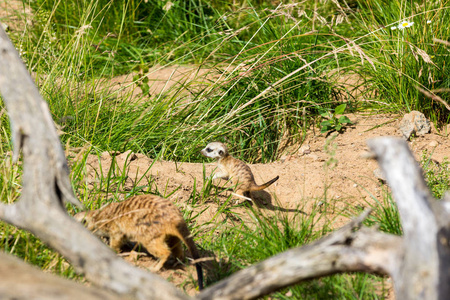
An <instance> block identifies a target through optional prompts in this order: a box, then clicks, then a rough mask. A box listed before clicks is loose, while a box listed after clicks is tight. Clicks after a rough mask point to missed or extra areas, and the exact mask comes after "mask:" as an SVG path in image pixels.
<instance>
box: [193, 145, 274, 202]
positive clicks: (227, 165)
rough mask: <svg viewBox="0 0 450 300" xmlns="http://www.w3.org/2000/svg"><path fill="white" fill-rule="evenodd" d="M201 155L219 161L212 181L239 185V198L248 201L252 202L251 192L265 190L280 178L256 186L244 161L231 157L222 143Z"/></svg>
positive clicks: (206, 149) (209, 147) (209, 146)
mask: <svg viewBox="0 0 450 300" xmlns="http://www.w3.org/2000/svg"><path fill="white" fill-rule="evenodd" d="M200 153H201V154H203V155H204V156H206V157H209V158H213V159H217V162H218V163H217V167H218V170H217V172H216V173H214V176H213V178H212V179H216V178H222V179H225V180H228V179H231V180H232V181H233V183H237V188H236V193H237V194H238V195H237V196H239V197H242V198H245V199H247V200H252V199H251V195H250V192H254V191H260V190H263V189H265V188H267V187H268V186H269V185H271V184H272V183H274V182H275V181H277V180H278V178H279V176H277V177H275V178H273V179H272V180H269V181H268V182H266V183H264V184H261V185H258V184H256V182H255V178H254V176H253V173H252V171H251V170H250V167H249V166H248V165H247V164H246V163H245V162H243V161H242V160H239V159H237V158H234V157H233V156H231V155H230V154H229V153H228V148H227V146H225V145H224V144H223V143H220V142H212V143H209V144H208V145H207V146H206V147H205V148H204V149H203V150H201V151H200Z"/></svg>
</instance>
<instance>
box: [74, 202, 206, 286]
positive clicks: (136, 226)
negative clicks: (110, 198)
mask: <svg viewBox="0 0 450 300" xmlns="http://www.w3.org/2000/svg"><path fill="white" fill-rule="evenodd" d="M74 218H75V219H76V220H77V221H79V222H81V223H83V224H84V225H85V226H86V227H87V228H88V229H89V230H90V231H92V232H94V233H95V234H96V235H97V236H99V237H106V238H109V245H110V247H111V248H113V249H114V250H115V251H116V252H119V251H120V247H121V246H122V245H123V244H125V243H126V242H127V241H131V242H137V243H139V244H141V245H142V246H144V247H145V248H146V249H147V251H148V252H149V253H150V254H152V255H153V256H155V257H156V258H158V259H159V262H158V263H157V264H155V266H154V267H153V268H152V271H154V272H156V271H159V270H160V269H161V268H162V266H163V265H164V263H165V262H166V261H167V259H168V258H169V256H170V255H171V254H173V255H174V256H175V257H176V258H179V259H183V258H184V253H183V248H182V246H181V243H180V240H181V241H182V242H184V243H185V244H186V246H187V248H188V249H189V252H190V253H191V255H192V257H193V258H194V260H197V259H199V258H200V255H199V253H198V250H197V247H196V246H195V243H194V240H193V239H192V236H191V234H190V232H189V229H188V228H187V225H186V222H185V221H184V219H183V217H182V215H181V213H180V211H179V210H178V208H177V207H176V206H175V205H174V204H173V203H172V202H171V201H169V200H167V199H164V198H161V197H158V196H154V195H140V196H135V197H131V198H129V199H127V200H125V201H123V202H115V203H111V204H108V205H106V206H104V207H102V208H100V209H97V210H92V211H88V212H80V213H77V214H76V215H75V216H74ZM195 267H196V269H197V277H198V286H199V290H201V289H203V274H202V268H201V266H200V264H199V262H196V263H195Z"/></svg>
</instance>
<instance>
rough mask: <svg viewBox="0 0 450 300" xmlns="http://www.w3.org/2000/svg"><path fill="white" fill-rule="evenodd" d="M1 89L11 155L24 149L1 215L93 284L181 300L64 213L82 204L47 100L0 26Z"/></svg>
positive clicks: (144, 296)
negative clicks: (15, 189)
mask: <svg viewBox="0 0 450 300" xmlns="http://www.w3.org/2000/svg"><path fill="white" fill-rule="evenodd" d="M0 93H1V94H2V96H3V101H4V103H5V105H6V108H7V112H8V115H9V118H10V123H11V129H12V136H13V142H14V157H15V159H17V158H18V156H19V151H20V150H22V154H23V176H22V185H23V187H22V195H21V197H20V199H19V200H18V201H16V203H14V204H11V205H6V204H1V205H0V218H1V219H3V220H5V221H6V222H8V223H10V224H13V225H15V226H17V227H20V228H23V229H26V230H28V231H30V232H32V233H33V234H35V235H36V236H38V237H39V238H40V239H41V240H43V241H44V242H45V243H47V244H48V245H50V246H51V247H52V248H53V249H56V250H57V251H58V252H60V253H61V254H62V255H63V256H64V257H66V258H67V259H68V260H69V261H70V262H71V263H72V265H73V266H74V267H75V268H76V269H77V270H78V271H79V272H81V273H84V274H85V275H86V278H87V279H89V280H90V281H91V282H92V283H94V284H96V285H98V286H100V287H102V288H105V289H108V290H111V291H114V292H116V293H118V294H121V295H126V296H130V297H134V298H137V299H186V298H187V297H186V296H185V295H184V294H183V293H182V292H181V291H179V290H178V289H176V288H175V287H174V286H173V285H172V284H170V283H168V282H167V281H166V280H164V279H163V278H161V277H160V276H157V275H155V274H152V273H149V272H146V271H144V270H141V269H138V268H136V267H134V266H132V265H131V264H128V263H127V262H125V261H124V260H123V259H121V258H119V257H118V256H117V255H116V254H115V253H114V252H113V251H112V250H111V249H110V248H109V247H107V246H106V245H105V244H103V243H102V242H101V241H100V240H98V239H97V238H95V237H94V236H93V235H92V234H91V233H90V232H89V231H88V230H87V229H85V228H84V227H83V226H82V225H80V224H79V223H77V222H76V221H75V220H73V219H72V218H71V217H70V216H69V215H68V214H67V212H66V210H65V205H64V202H69V203H72V204H74V205H77V206H81V204H80V203H79V201H78V199H77V198H76V197H75V196H74V194H73V191H72V186H71V183H70V180H69V176H68V175H69V169H68V167H67V162H66V159H65V157H64V152H63V150H62V147H61V144H60V142H59V138H58V135H57V133H56V129H55V126H54V125H53V121H52V118H51V115H50V111H49V109H48V105H47V103H46V102H45V101H44V100H43V99H42V97H41V96H40V95H39V92H38V90H37V88H36V86H35V85H34V83H33V80H32V79H31V77H30V75H29V74H28V71H27V69H26V67H25V65H24V64H23V63H22V61H21V59H20V57H19V55H18V53H17V51H16V50H15V48H14V46H13V44H12V43H11V42H10V40H9V38H8V36H7V35H6V33H5V32H4V31H3V29H2V28H1V26H0Z"/></svg>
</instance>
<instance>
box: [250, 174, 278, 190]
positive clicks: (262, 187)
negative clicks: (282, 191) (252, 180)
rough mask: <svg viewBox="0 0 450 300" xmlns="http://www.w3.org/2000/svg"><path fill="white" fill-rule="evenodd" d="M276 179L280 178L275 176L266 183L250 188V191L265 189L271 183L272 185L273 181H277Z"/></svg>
mask: <svg viewBox="0 0 450 300" xmlns="http://www.w3.org/2000/svg"><path fill="white" fill-rule="evenodd" d="M278 178H280V176H277V177H275V178H274V179H272V180H269V181H267V182H266V183H263V184H261V185H256V186H254V187H252V189H251V191H252V192H254V191H260V190H263V189H265V188H267V187H268V186H269V185H271V184H272V183H274V182H275V181H277V180H278Z"/></svg>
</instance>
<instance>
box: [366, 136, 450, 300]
mask: <svg viewBox="0 0 450 300" xmlns="http://www.w3.org/2000/svg"><path fill="white" fill-rule="evenodd" d="M368 145H369V147H370V149H371V150H372V151H373V152H374V153H375V155H376V156H377V160H378V162H379V164H380V167H381V169H382V171H383V173H384V175H385V177H386V179H387V182H388V184H389V186H390V187H391V190H392V195H393V197H394V199H395V201H396V203H397V206H398V210H399V213H400V217H401V223H402V227H403V235H404V237H403V246H402V248H403V259H402V260H401V262H400V265H399V267H398V269H397V270H396V271H395V272H394V273H392V274H391V276H392V277H393V280H394V287H395V292H396V295H397V297H398V298H399V299H424V300H425V299H447V298H448V295H449V294H450V293H449V292H450V268H448V265H449V263H450V247H449V242H448V241H449V240H450V235H449V233H450V231H449V228H450V227H449V220H450V214H449V209H448V204H447V203H445V202H444V203H443V202H437V201H436V200H435V199H433V197H432V196H431V194H430V191H429V189H428V187H427V185H426V183H425V180H424V178H423V175H422V170H421V169H420V167H419V165H418V163H417V162H416V161H415V160H414V156H413V155H412V153H411V151H410V150H409V148H408V144H407V143H406V142H405V141H403V140H401V139H396V138H389V137H384V138H378V139H374V140H369V141H368Z"/></svg>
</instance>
